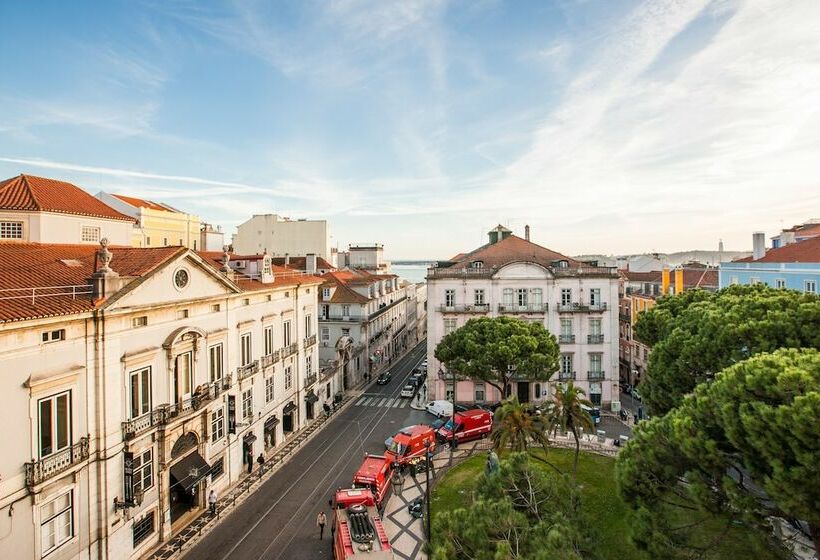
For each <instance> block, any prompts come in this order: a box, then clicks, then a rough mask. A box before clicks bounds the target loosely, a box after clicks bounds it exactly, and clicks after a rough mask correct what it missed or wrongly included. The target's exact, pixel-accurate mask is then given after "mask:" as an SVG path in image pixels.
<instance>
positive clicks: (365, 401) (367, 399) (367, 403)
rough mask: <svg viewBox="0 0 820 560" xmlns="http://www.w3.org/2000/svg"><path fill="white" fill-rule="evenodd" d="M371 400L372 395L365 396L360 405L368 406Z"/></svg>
mask: <svg viewBox="0 0 820 560" xmlns="http://www.w3.org/2000/svg"><path fill="white" fill-rule="evenodd" d="M372 400H373V397H367V398H366V399H364V402H363V403H362V406H369V405H370V401H372Z"/></svg>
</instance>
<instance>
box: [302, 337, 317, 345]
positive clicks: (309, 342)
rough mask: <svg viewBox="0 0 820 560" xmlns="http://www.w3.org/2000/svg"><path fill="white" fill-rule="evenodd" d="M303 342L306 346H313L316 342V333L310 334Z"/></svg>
mask: <svg viewBox="0 0 820 560" xmlns="http://www.w3.org/2000/svg"><path fill="white" fill-rule="evenodd" d="M302 343H303V345H304V347H305V348H310V347H311V346H313V345H314V344H316V335H315V334H312V335H310V336H309V337H307V338H305V339H304V340H303V341H302Z"/></svg>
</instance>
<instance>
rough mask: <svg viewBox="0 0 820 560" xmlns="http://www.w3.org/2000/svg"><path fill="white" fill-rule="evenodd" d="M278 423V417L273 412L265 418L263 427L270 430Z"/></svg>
mask: <svg viewBox="0 0 820 560" xmlns="http://www.w3.org/2000/svg"><path fill="white" fill-rule="evenodd" d="M278 423H279V419H278V418H277V417H276V415H275V414H274V415H273V416H271V417H270V418H268V419H267V420H265V429H266V430H272V429H274V428H275V427H276V425H277V424H278Z"/></svg>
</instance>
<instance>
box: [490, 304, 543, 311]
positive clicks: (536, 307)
mask: <svg viewBox="0 0 820 560" xmlns="http://www.w3.org/2000/svg"><path fill="white" fill-rule="evenodd" d="M548 309H549V305H548V304H546V303H528V304H526V305H513V304H509V303H499V304H498V312H499V313H544V312H546V311H547V310H548Z"/></svg>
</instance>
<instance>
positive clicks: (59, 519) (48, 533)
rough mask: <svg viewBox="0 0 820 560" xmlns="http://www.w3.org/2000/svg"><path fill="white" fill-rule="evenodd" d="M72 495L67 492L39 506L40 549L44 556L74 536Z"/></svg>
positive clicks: (70, 492)
mask: <svg viewBox="0 0 820 560" xmlns="http://www.w3.org/2000/svg"><path fill="white" fill-rule="evenodd" d="M73 501H74V500H73V494H72V491H71V490H69V491H68V492H66V493H65V494H62V495H60V496H58V497H56V498H54V499H53V500H51V501H50V502H47V503H45V504H43V505H42V506H40V548H41V552H42V555H43V556H45V555H46V554H48V553H49V552H51V551H52V550H54V549H56V548H57V547H59V546H60V545H61V544H63V543H65V542H67V541H69V540H71V538H72V537H73V536H74V515H73V511H72V509H73Z"/></svg>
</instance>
